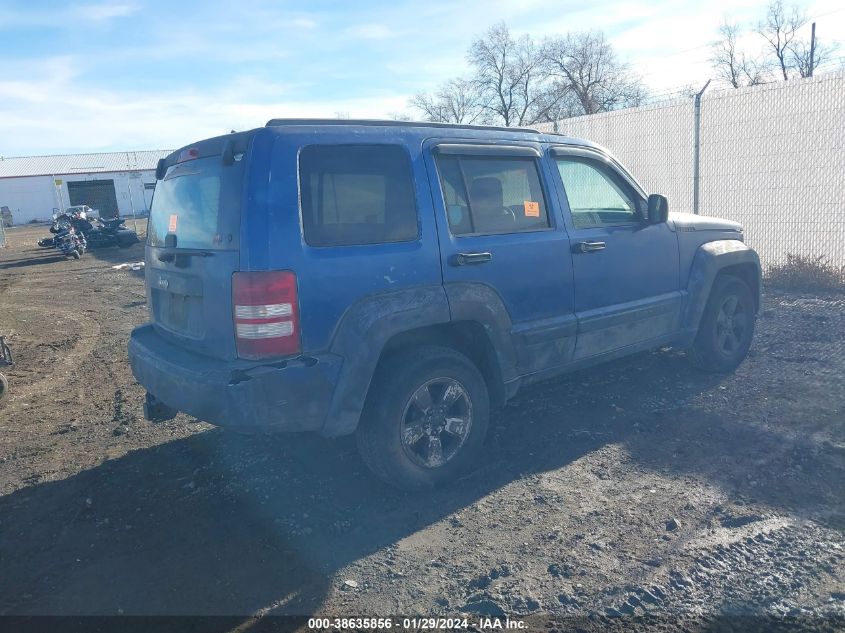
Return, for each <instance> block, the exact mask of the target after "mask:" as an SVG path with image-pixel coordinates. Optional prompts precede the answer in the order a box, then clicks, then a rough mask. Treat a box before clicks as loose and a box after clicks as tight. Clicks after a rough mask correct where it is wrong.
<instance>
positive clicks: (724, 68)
mask: <svg viewBox="0 0 845 633" xmlns="http://www.w3.org/2000/svg"><path fill="white" fill-rule="evenodd" d="M739 36H740V30H739V27H738V26H737V25H736V24H733V23H731V22H729V21H728V20H724V21H723V22H722V24H721V25H720V26H719V39H718V40H717V41H716V42H714V43H713V51H712V55H711V57H710V62H711V63H712V64H713V68H714V69H715V70H716V73H717V75H718V76H719V78H720V79H723V80H724V81H726V82H727V83H729V84H730V85H732V86H733V87H734V88H740V87H742V86H757V85H759V84H763V83H766V81H767V78H768V75H769V68H768V66H767V65H766V64H765V62H764V61H762V60H760V59H757V58H753V57H750V56H749V55H748V54H747V53H745V52H744V51H742V50H740V48H739V45H738V43H737V41H738V39H739Z"/></svg>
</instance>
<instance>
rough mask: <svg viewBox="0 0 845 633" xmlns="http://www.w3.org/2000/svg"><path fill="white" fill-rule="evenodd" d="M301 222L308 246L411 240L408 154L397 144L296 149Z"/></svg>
mask: <svg viewBox="0 0 845 633" xmlns="http://www.w3.org/2000/svg"><path fill="white" fill-rule="evenodd" d="M299 180H300V196H301V206H302V225H303V230H304V233H305V241H306V242H307V243H308V244H310V245H311V246H343V245H352V244H377V243H382V242H405V241H411V240H415V239H416V238H417V237H418V235H419V230H418V228H417V208H416V202H415V199H414V185H413V179H412V177H411V163H410V157H409V156H408V154H407V152H406V151H405V150H404V148H402V147H400V146H398V145H310V146H307V147H303V148H302V150H301V151H300V154H299Z"/></svg>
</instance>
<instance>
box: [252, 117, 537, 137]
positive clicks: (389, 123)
mask: <svg viewBox="0 0 845 633" xmlns="http://www.w3.org/2000/svg"><path fill="white" fill-rule="evenodd" d="M284 125H367V126H373V127H441V128H452V129H466V130H495V131H498V132H525V133H528V134H540V133H541V132H540V131H539V130H535V129H534V128H530V127H503V126H498V125H468V124H465V123H437V122H434V121H393V120H390V119H387V120H385V119H270V120H269V121H267V125H266V126H265V127H278V126H284Z"/></svg>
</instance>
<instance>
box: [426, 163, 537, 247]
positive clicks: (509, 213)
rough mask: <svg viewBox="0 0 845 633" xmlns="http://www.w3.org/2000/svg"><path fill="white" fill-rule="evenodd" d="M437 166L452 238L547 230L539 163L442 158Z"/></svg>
mask: <svg viewBox="0 0 845 633" xmlns="http://www.w3.org/2000/svg"><path fill="white" fill-rule="evenodd" d="M437 167H438V170H439V172H440V184H441V188H442V189H443V198H444V202H445V203H446V214H447V216H448V219H449V230H450V231H451V232H452V234H453V235H467V234H473V233H517V232H520V231H536V230H539V229H545V228H548V226H549V216H548V212H547V210H546V201H545V198H544V196H543V188H542V187H541V186H540V176H539V174H538V172H537V163H536V161H535V160H534V159H532V158H518V157H512V158H511V157H501V158H500V157H475V156H446V155H441V156H438V157H437Z"/></svg>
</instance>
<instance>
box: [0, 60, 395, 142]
mask: <svg viewBox="0 0 845 633" xmlns="http://www.w3.org/2000/svg"><path fill="white" fill-rule="evenodd" d="M71 64H72V60H66V59H59V60H53V61H52V62H51V63H49V64H42V65H41V66H40V68H37V67H35V66H33V67H32V68H30V71H31V76H30V78H28V79H24V78H20V77H18V78H15V79H9V80H2V81H0V139H2V140H0V155H5V156H21V155H33V154H42V153H55V152H79V151H110V150H126V149H162V148H164V149H167V148H173V147H180V146H182V145H185V144H187V143H190V142H191V141H194V140H198V139H202V138H207V137H210V136H216V135H219V134H225V133H227V132H228V131H229V130H231V129H236V130H245V129H250V128H254V127H260V126H262V125H264V124H265V123H266V122H267V121H268V120H269V119H272V118H277V117H293V118H303V117H305V118H310V117H326V118H334V117H335V114H336V113H337V112H343V113H346V114H348V115H349V116H350V117H353V118H373V117H385V118H386V117H388V116H389V115H390V113H391V112H395V111H401V110H403V109H404V108H405V104H406V103H407V99H408V95H404V94H403V95H395V94H372V95H367V96H360V97H355V98H346V99H337V100H324V101H317V100H308V99H302V98H296V97H292V96H291V95H294V94H297V93H301V92H302V91H298V90H296V86H267V85H266V83H264V82H261V81H259V80H257V79H250V78H242V79H240V80H238V81H236V82H232V83H231V84H229V85H227V86H226V87H225V88H222V89H218V90H213V91H206V90H203V91H200V90H193V89H189V90H180V91H171V92H163V93H159V94H156V95H147V94H137V93H133V92H125V91H116V90H106V89H99V90H92V89H80V86H79V85H78V84H77V83H76V82H75V81H74V77H73V75H72V74H67V75H64V74H62V72H63V70H64V69H66V68H67V67H68V66H69V65H71ZM57 94H61V95H64V97H63V98H62V99H57V98H56V95H57ZM245 95H248V96H245Z"/></svg>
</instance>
